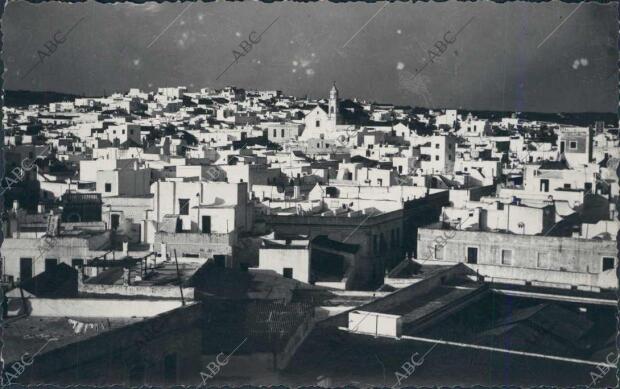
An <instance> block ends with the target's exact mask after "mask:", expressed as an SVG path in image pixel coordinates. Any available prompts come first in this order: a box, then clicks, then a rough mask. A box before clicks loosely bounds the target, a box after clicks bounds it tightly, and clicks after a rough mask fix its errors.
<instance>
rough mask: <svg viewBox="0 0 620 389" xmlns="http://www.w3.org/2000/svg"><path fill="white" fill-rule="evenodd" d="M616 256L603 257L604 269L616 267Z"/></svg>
mask: <svg viewBox="0 0 620 389" xmlns="http://www.w3.org/2000/svg"><path fill="white" fill-rule="evenodd" d="M614 261H615V258H614V257H603V271H605V270H611V269H613V268H614Z"/></svg>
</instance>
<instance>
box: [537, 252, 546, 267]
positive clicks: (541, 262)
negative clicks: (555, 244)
mask: <svg viewBox="0 0 620 389" xmlns="http://www.w3.org/2000/svg"><path fill="white" fill-rule="evenodd" d="M536 267H537V268H543V267H545V254H544V253H536Z"/></svg>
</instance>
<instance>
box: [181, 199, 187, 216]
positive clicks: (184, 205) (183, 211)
mask: <svg viewBox="0 0 620 389" xmlns="http://www.w3.org/2000/svg"><path fill="white" fill-rule="evenodd" d="M179 214H180V215H189V199H179Z"/></svg>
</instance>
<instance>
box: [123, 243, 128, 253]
mask: <svg viewBox="0 0 620 389" xmlns="http://www.w3.org/2000/svg"><path fill="white" fill-rule="evenodd" d="M128 252H129V242H123V255H124V256H127V253H128Z"/></svg>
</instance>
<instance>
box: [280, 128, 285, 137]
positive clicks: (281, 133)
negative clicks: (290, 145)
mask: <svg viewBox="0 0 620 389" xmlns="http://www.w3.org/2000/svg"><path fill="white" fill-rule="evenodd" d="M280 136H281V137H282V138H284V128H283V129H281V130H280Z"/></svg>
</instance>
